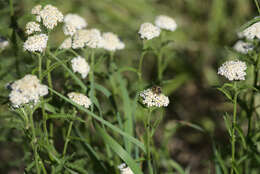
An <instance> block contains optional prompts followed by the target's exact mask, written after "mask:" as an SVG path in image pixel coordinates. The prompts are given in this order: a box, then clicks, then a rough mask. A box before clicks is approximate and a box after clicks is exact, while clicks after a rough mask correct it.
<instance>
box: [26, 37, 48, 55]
mask: <svg viewBox="0 0 260 174" xmlns="http://www.w3.org/2000/svg"><path fill="white" fill-rule="evenodd" d="M47 42H48V36H47V35H46V34H38V35H33V36H29V37H28V39H27V40H26V41H25V43H24V45H23V48H24V50H27V51H30V52H43V51H44V50H45V48H46V47H47Z"/></svg>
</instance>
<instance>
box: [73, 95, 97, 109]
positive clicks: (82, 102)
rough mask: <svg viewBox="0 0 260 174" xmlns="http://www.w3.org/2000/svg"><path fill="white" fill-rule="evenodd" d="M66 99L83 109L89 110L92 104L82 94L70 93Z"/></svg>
mask: <svg viewBox="0 0 260 174" xmlns="http://www.w3.org/2000/svg"><path fill="white" fill-rule="evenodd" d="M68 97H69V98H70V99H71V100H72V101H73V102H75V103H77V104H78V105H80V106H83V107H85V108H89V106H90V105H91V104H92V102H91V101H90V99H89V98H88V97H87V96H85V95H84V94H81V93H77V92H71V93H69V94H68Z"/></svg>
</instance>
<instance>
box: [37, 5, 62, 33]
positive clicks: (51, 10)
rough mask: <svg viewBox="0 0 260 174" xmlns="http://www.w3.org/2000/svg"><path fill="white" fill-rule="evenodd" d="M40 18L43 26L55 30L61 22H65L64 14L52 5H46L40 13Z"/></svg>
mask: <svg viewBox="0 0 260 174" xmlns="http://www.w3.org/2000/svg"><path fill="white" fill-rule="evenodd" d="M40 16H41V19H42V22H43V25H44V26H45V27H46V28H48V29H53V28H54V27H55V26H57V25H58V23H59V22H62V21H63V14H62V13H61V12H60V11H59V10H58V9H57V8H56V7H54V6H52V5H46V6H45V7H44V8H43V9H42V10H41V11H40Z"/></svg>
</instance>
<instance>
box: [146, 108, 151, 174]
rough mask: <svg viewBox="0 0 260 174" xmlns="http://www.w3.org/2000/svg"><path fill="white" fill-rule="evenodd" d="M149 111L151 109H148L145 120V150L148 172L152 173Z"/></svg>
mask: <svg viewBox="0 0 260 174" xmlns="http://www.w3.org/2000/svg"><path fill="white" fill-rule="evenodd" d="M151 113H152V110H151V109H149V114H148V117H147V120H146V125H145V127H146V152H147V154H146V155H147V165H148V169H149V174H153V168H152V163H151V149H150V144H151V138H152V137H151V129H150V127H151Z"/></svg>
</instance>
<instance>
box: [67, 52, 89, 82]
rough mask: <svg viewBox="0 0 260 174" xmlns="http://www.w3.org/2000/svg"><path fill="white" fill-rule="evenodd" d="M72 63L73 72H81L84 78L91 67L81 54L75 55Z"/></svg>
mask: <svg viewBox="0 0 260 174" xmlns="http://www.w3.org/2000/svg"><path fill="white" fill-rule="evenodd" d="M71 64H72V70H73V72H78V73H80V74H81V77H82V78H86V77H87V75H88V73H89V70H90V67H89V65H88V63H87V62H86V60H85V59H84V58H82V57H80V56H78V57H75V58H73V59H72V60H71Z"/></svg>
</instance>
